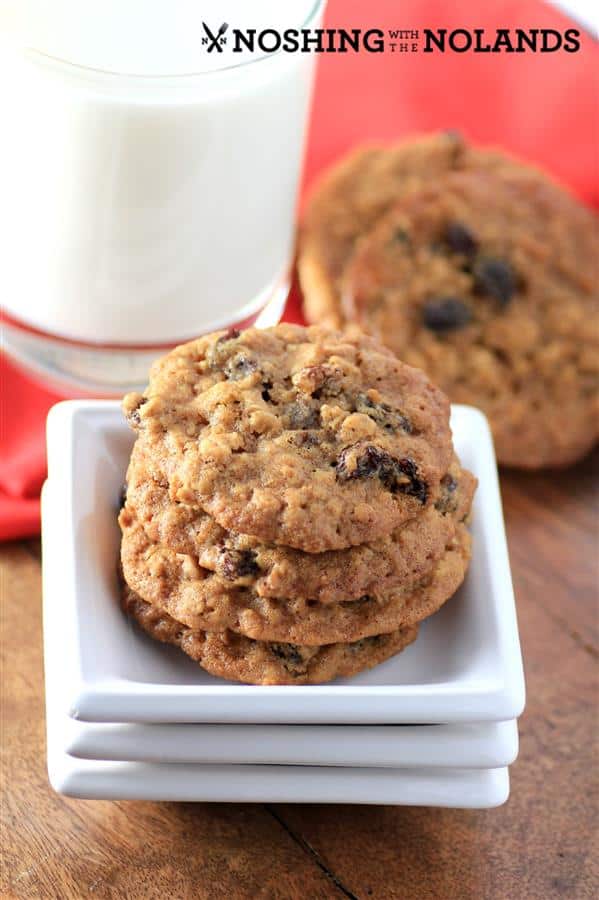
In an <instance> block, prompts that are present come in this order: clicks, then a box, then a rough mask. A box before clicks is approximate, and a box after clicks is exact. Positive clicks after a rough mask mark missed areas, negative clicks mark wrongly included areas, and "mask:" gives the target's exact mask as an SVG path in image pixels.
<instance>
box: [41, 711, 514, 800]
mask: <svg viewBox="0 0 599 900" xmlns="http://www.w3.org/2000/svg"><path fill="white" fill-rule="evenodd" d="M47 720H48V774H49V778H50V783H51V785H52V787H53V788H54V790H55V791H57V792H58V793H60V794H66V795H67V796H69V797H81V798H86V799H98V800H171V801H177V800H185V801H202V802H211V801H213V802H219V803H228V802H231V803H377V804H381V805H382V804H386V805H406V806H450V807H465V808H483V807H490V806H499V805H500V804H501V803H504V802H505V801H506V800H507V798H508V795H509V776H508V770H507V768H497V769H440V768H437V769H390V768H373V769H369V768H354V767H352V768H327V767H325V766H262V765H220V764H219V765H199V764H190V763H187V764H185V763H182V764H177V763H156V764H152V763H141V762H106V761H101V760H88V759H83V760H82V759H74V758H73V757H72V756H69V755H68V754H67V753H65V751H64V746H63V743H62V741H63V723H64V717H62V716H61V715H60V713H59V711H57V709H56V707H55V704H54V703H53V702H50V703H49V704H48V708H47ZM250 727H251V726H250Z"/></svg>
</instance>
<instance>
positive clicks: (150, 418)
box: [124, 325, 453, 553]
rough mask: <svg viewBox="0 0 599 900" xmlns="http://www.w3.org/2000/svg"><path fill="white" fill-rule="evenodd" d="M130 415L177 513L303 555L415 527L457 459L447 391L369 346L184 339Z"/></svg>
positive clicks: (317, 333)
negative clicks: (185, 508)
mask: <svg viewBox="0 0 599 900" xmlns="http://www.w3.org/2000/svg"><path fill="white" fill-rule="evenodd" d="M124 408H125V411H126V413H127V416H128V419H129V422H130V423H131V424H132V425H133V427H134V428H135V429H136V430H137V431H138V433H139V438H138V440H140V441H141V442H142V445H143V448H144V453H146V454H147V456H148V457H149V458H150V459H151V460H152V464H153V465H154V466H155V473H156V476H157V480H160V479H161V478H162V479H163V480H165V481H166V482H168V485H169V493H170V496H171V499H172V500H173V501H183V502H186V503H190V504H193V505H197V506H200V507H201V508H202V509H204V510H205V511H206V512H208V513H209V514H210V515H211V516H212V517H213V518H214V519H215V520H216V521H217V522H218V524H219V525H221V526H222V527H223V528H226V529H227V530H231V531H236V532H240V533H242V534H250V535H253V536H255V537H257V538H260V539H261V540H263V541H271V542H273V543H277V544H284V545H286V546H290V547H294V548H296V549H299V550H304V551H307V552H311V553H317V552H321V551H324V550H335V549H343V548H345V547H348V546H352V545H354V544H360V543H363V542H364V541H367V540H375V539H377V538H379V537H382V536H384V535H388V534H389V533H390V532H391V531H393V529H395V528H397V527H398V526H400V525H401V524H402V523H404V522H407V521H408V520H409V519H411V518H413V517H414V516H416V515H419V514H420V513H421V512H422V511H423V510H424V509H425V508H426V507H427V506H428V505H430V504H432V502H433V498H434V496H435V494H436V492H437V489H438V486H439V483H440V480H441V478H442V477H443V475H444V474H445V472H446V471H447V469H448V467H449V464H450V461H451V458H452V454H453V449H452V443H451V432H450V429H449V404H448V401H447V398H446V397H445V396H444V394H442V392H441V391H439V390H438V389H437V388H435V387H433V385H432V384H431V383H430V382H429V381H428V380H427V378H426V377H425V376H424V375H423V374H422V373H421V372H420V371H418V370H417V369H413V368H411V367H409V366H406V365H404V364H403V363H400V362H399V361H398V360H397V359H396V358H395V357H394V356H393V354H392V353H391V352H390V351H389V350H387V349H385V348H383V347H382V346H381V345H380V344H379V343H378V342H376V341H374V340H372V339H371V338H369V337H366V336H363V335H356V336H354V337H349V336H344V335H341V334H337V333H335V332H330V331H327V330H325V329H321V328H302V327H301V326H298V325H278V326H276V327H274V328H269V329H264V330H259V329H255V328H250V329H248V330H247V331H244V332H242V333H239V332H237V331H227V332H218V333H216V334H212V335H207V336H205V337H202V338H199V339H198V340H196V341H191V342H190V343H188V344H184V345H183V346H181V347H177V348H176V349H175V350H173V351H172V352H171V353H169V354H168V355H167V356H165V357H163V358H162V359H161V360H158V362H156V363H155V364H154V366H153V367H152V370H151V372H150V383H149V385H148V388H147V390H146V392H145V395H143V396H142V395H139V394H130V395H128V396H127V397H126V398H125V401H124Z"/></svg>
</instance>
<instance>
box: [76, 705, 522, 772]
mask: <svg viewBox="0 0 599 900" xmlns="http://www.w3.org/2000/svg"><path fill="white" fill-rule="evenodd" d="M61 740H62V744H63V747H64V749H65V750H66V752H67V753H68V754H69V755H70V756H75V757H78V758H79V759H102V760H121V761H125V762H150V763H202V764H215V763H219V764H226V765H230V764H232V765H240V764H254V765H287V766H289V765H291V766H307V765H309V766H360V767H363V766H368V767H370V766H374V767H381V766H382V767H390V768H402V769H403V768H422V769H428V768H454V767H455V768H465V769H479V768H480V769H490V768H499V767H501V766H509V765H510V764H511V763H513V762H514V760H515V758H516V756H517V754H518V726H517V724H516V722H515V721H511V722H482V723H480V724H477V725H200V724H197V723H196V724H192V723H186V724H180V725H129V724H104V723H96V722H77V721H75V719H70V718H69V717H68V716H62V717H61Z"/></svg>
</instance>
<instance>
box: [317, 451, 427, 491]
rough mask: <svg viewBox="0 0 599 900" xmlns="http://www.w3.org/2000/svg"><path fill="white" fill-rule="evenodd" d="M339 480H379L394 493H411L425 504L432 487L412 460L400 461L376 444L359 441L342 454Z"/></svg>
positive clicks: (339, 460) (337, 466) (338, 463)
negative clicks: (419, 474)
mask: <svg viewBox="0 0 599 900" xmlns="http://www.w3.org/2000/svg"><path fill="white" fill-rule="evenodd" d="M335 468H336V478H337V481H350V480H351V479H353V478H378V479H379V480H380V482H381V484H383V485H384V487H385V488H386V489H387V490H388V491H390V492H391V493H392V494H395V493H400V494H407V495H408V496H411V497H416V499H417V500H419V501H420V503H422V504H425V503H426V500H427V497H428V486H427V484H426V482H425V481H423V480H422V479H421V478H419V477H418V467H417V466H416V463H415V462H414V460H413V459H410V458H408V457H406V458H404V459H396V458H395V457H393V456H391V454H389V453H387V452H386V451H385V450H382V449H381V448H380V447H377V446H375V445H374V444H364V443H362V442H357V443H355V444H353V445H351V446H349V447H346V448H345V449H344V450H342V451H341V454H340V456H339V458H338V460H337V461H336V463H335Z"/></svg>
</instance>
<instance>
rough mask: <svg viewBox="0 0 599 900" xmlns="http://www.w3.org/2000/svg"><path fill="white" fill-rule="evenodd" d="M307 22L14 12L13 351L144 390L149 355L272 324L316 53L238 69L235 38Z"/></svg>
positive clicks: (170, 13) (6, 260)
mask: <svg viewBox="0 0 599 900" xmlns="http://www.w3.org/2000/svg"><path fill="white" fill-rule="evenodd" d="M322 5H323V4H322V3H314V0H285V2H281V0H218V2H217V0H213V2H201V0H128V2H124V0H87V2H81V0H53V2H52V3H43V2H34V0H21V3H20V4H19V5H18V7H17V8H16V10H15V8H13V15H12V17H11V19H9V20H7V21H5V23H4V25H5V27H4V28H3V35H4V40H3V41H2V43H1V44H0V83H2V84H3V92H2V93H3V99H2V105H3V116H2V118H3V123H4V129H3V131H4V138H3V141H2V146H1V149H0V160H1V175H0V179H1V196H2V211H1V212H0V223H1V227H2V231H3V235H2V241H3V247H4V249H5V252H4V253H3V267H2V269H3V271H2V274H1V276H0V278H1V284H2V295H1V303H2V306H3V309H4V313H5V327H6V332H5V333H6V343H7V348H8V349H9V352H10V351H11V349H12V350H13V351H14V355H15V356H16V357H17V358H19V357H20V358H21V360H22V361H24V362H25V363H29V364H30V365H31V366H32V367H33V368H37V369H38V371H40V372H46V373H48V374H50V375H54V376H56V377H60V376H61V375H65V376H66V377H67V379H69V378H70V379H71V381H72V382H73V383H80V384H81V385H83V386H85V385H91V384H94V385H95V386H99V387H102V385H106V386H107V387H108V389H109V388H110V386H111V385H113V386H115V387H119V388H120V387H126V386H128V385H129V384H130V383H133V382H137V381H143V379H144V378H145V367H146V366H147V361H148V359H147V357H148V355H150V356H151V355H152V353H151V350H149V351H147V350H146V348H153V347H159V346H163V345H168V344H173V343H176V342H178V341H182V340H185V339H188V338H191V337H194V336H195V335H197V334H199V333H201V332H206V331H210V330H213V329H216V328H219V327H222V326H225V325H229V324H232V323H237V322H240V321H248V320H249V321H251V320H252V318H254V317H255V316H256V315H257V314H258V313H260V311H262V310H264V308H265V307H267V308H268V304H269V303H271V304H276V305H277V306H278V307H280V302H281V299H282V297H283V296H284V294H285V292H286V288H287V284H288V273H289V266H290V260H291V255H292V250H293V234H294V209H295V202H296V192H297V185H298V176H299V172H300V165H301V159H302V149H303V144H304V131H305V123H306V113H307V107H308V101H309V96H310V87H311V75H312V68H313V61H314V56H313V54H312V53H306V52H295V53H285V52H282V51H278V52H272V53H269V52H265V51H264V49H261V48H259V47H258V46H257V45H256V46H255V47H254V49H253V50H251V49H248V48H247V47H245V46H243V47H242V48H241V51H240V52H236V50H235V44H234V41H233V39H232V38H233V29H234V28H237V29H240V30H244V31H245V30H247V29H256V32H257V33H258V32H260V31H261V30H262V29H265V28H268V29H274V30H275V31H277V30H278V31H283V30H284V29H285V28H288V27H294V28H302V27H316V26H318V24H319V20H320V16H321V13H322ZM267 49H268V42H267ZM237 50H238V51H239V47H238V48H237ZM272 316H274V317H276V313H272ZM15 335H16V336H15ZM125 347H126V348H127V351H128V352H124V348H125ZM102 348H104V349H107V350H108V351H110V352H109V353H108V355H107V354H106V353H104V354H103V353H102V352H101V350H102ZM137 349H139V350H140V351H142V350H143V352H139V353H136V352H135V351H136V350H137ZM115 351H119V352H116V353H115ZM61 354H62V355H61ZM153 355H154V356H155V355H156V353H154V354H153Z"/></svg>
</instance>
